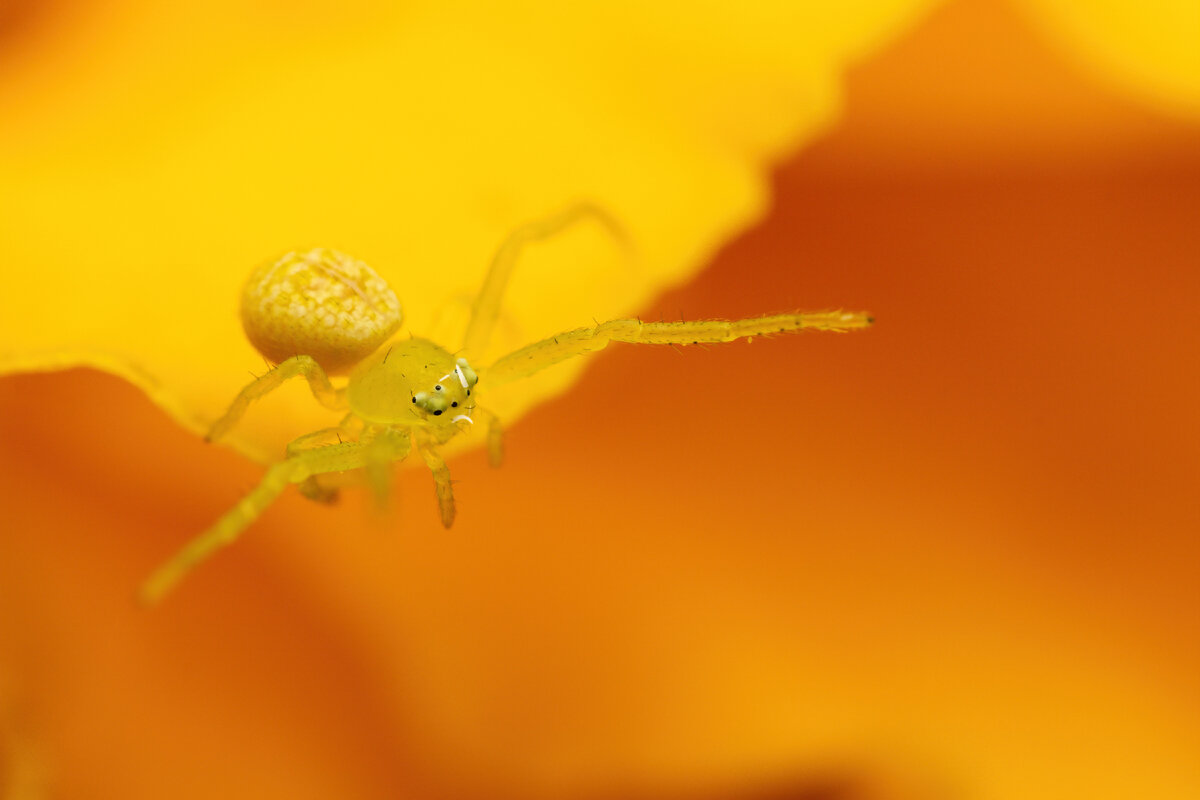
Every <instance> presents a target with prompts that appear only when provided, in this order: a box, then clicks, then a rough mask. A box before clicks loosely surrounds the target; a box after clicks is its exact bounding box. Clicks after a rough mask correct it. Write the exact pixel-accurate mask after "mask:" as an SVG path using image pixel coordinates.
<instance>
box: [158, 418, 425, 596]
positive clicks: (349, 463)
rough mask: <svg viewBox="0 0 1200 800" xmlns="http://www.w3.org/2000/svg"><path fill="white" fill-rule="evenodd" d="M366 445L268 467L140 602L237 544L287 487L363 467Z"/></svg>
mask: <svg viewBox="0 0 1200 800" xmlns="http://www.w3.org/2000/svg"><path fill="white" fill-rule="evenodd" d="M369 446H370V444H369V443H366V444H364V443H361V442H346V443H345V444H334V445H329V446H328V447H321V448H318V449H315V450H306V451H302V452H299V453H297V454H296V455H294V456H292V457H290V458H288V459H287V460H285V461H281V462H279V463H278V464H275V465H274V466H272V467H271V468H270V469H268V470H267V474H266V475H264V476H263V479H262V481H261V482H260V483H259V484H258V486H256V487H254V489H252V490H251V491H250V493H249V494H247V495H246V496H245V497H243V498H242V499H241V501H239V502H238V504H237V505H236V506H234V507H233V508H232V509H230V510H229V511H228V512H226V513H225V515H224V516H222V517H221V518H220V519H219V520H217V521H216V523H214V524H213V525H212V527H210V528H209V529H208V530H206V531H204V532H203V533H201V534H200V535H199V536H197V537H195V538H194V539H192V540H191V541H190V542H188V543H187V544H186V545H184V547H183V549H181V550H180V551H179V552H178V553H176V554H175V555H174V556H172V557H171V558H170V559H169V560H168V561H167V562H166V563H164V564H162V565H161V566H160V567H159V568H158V569H156V570H155V571H154V573H153V574H151V575H150V577H149V578H148V579H147V580H146V582H145V583H143V584H142V587H141V591H140V597H141V600H142V602H143V603H146V604H153V603H157V602H158V601H159V600H161V599H162V598H163V597H164V596H165V595H166V594H167V593H168V592H170V591H171V590H172V589H173V588H174V587H175V586H176V585H177V584H178V583H179V582H180V581H181V580H183V578H184V577H186V576H187V574H188V573H189V572H191V571H192V570H193V569H194V568H195V567H196V566H197V565H198V564H200V563H201V562H203V561H205V560H206V559H208V557H209V556H211V555H212V554H213V553H215V552H216V551H218V550H220V549H221V548H222V547H225V546H227V545H230V544H232V543H233V542H235V541H237V538H238V536H240V535H241V533H242V531H243V530H245V529H246V526H248V525H249V524H250V523H252V522H254V520H256V519H258V517H259V516H260V515H261V514H262V513H263V512H264V511H265V510H266V509H267V507H268V506H270V505H271V503H272V502H274V501H275V499H276V498H277V497H278V496H279V495H280V493H281V492H282V491H283V490H284V489H286V488H287V486H288V484H291V483H302V482H303V481H305V480H307V479H308V478H310V477H312V476H314V475H321V474H324V473H327V472H344V471H345V470H352V469H359V468H360V467H363V466H364V465H365V464H366V461H367V449H368V447H369ZM404 452H407V450H405V451H404ZM397 457H399V455H398V454H397Z"/></svg>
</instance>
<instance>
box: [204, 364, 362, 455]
mask: <svg viewBox="0 0 1200 800" xmlns="http://www.w3.org/2000/svg"><path fill="white" fill-rule="evenodd" d="M297 375H301V376H303V377H304V379H305V380H306V381H308V386H309V388H310V389H312V393H313V397H315V398H317V402H319V403H320V404H321V405H323V406H325V407H326V408H329V409H332V410H334V411H345V410H346V409H347V408H348V405H347V403H346V393H345V391H344V390H341V389H335V388H333V385H332V384H331V383H330V382H329V376H327V375H326V374H325V370H323V369H321V365H320V364H318V363H317V362H316V361H314V360H313V359H312V358H310V357H309V356H292V357H291V358H289V359H287V360H286V361H281V362H279V364H277V365H276V366H275V367H274V368H273V369H271V370H270V371H269V372H267V373H266V374H265V375H263V376H262V377H261V378H258V379H257V380H255V381H254V382H253V383H251V384H250V385H249V386H247V387H246V388H245V389H242V391H241V392H239V393H238V396H237V397H235V398H234V400H233V402H232V403H231V404H230V405H229V409H228V410H227V411H226V412H225V413H224V414H223V415H222V416H221V418H220V419H218V420H217V421H216V422H215V423H213V426H212V429H211V430H209V432H208V436H206V437H204V438H205V439H207V440H208V441H210V442H215V441H216V440H217V439H220V438H221V437H222V436H224V435H225V434H227V433H229V430H230V429H231V428H232V427H233V426H234V425H236V424H237V421H238V420H239V419H241V418H242V415H243V414H245V413H246V409H248V408H249V407H250V404H251V403H252V402H254V401H255V400H257V399H258V398H260V397H262V396H263V395H265V394H267V393H268V392H272V391H274V390H275V389H278V388H279V387H280V386H281V385H282V384H283V382H284V381H286V380H288V379H290V378H294V377H296V376H297Z"/></svg>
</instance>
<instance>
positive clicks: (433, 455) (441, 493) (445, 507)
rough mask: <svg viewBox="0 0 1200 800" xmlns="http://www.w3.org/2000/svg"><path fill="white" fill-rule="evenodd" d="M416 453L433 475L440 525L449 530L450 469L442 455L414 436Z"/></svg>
mask: <svg viewBox="0 0 1200 800" xmlns="http://www.w3.org/2000/svg"><path fill="white" fill-rule="evenodd" d="M413 438H414V442H415V444H416V446H417V452H418V453H420V454H421V458H423V459H425V464H426V465H427V466H428V467H429V470H430V472H432V473H433V485H434V490H435V491H436V492H437V500H438V511H439V512H440V513H441V515H442V525H443V526H445V527H447V528H449V527H450V526H451V525H453V524H454V513H455V512H454V487H453V486H452V485H451V482H450V468H449V467H447V466H446V461H445V459H443V458H442V454H441V453H439V452H438V451H437V449H436V448H435V447H434V445H433V443H432V442H430V441H428V440H427V439H425V438H424V437H421V436H415V437H413Z"/></svg>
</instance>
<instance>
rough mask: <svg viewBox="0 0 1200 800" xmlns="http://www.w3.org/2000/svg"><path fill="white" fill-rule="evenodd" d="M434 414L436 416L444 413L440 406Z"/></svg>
mask: <svg viewBox="0 0 1200 800" xmlns="http://www.w3.org/2000/svg"><path fill="white" fill-rule="evenodd" d="M433 415H434V416H435V417H440V416H441V415H442V410H441V409H440V408H439V409H438V410H437V411H435V412H433Z"/></svg>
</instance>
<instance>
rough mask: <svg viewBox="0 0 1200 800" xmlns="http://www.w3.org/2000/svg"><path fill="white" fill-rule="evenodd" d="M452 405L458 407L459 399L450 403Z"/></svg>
mask: <svg viewBox="0 0 1200 800" xmlns="http://www.w3.org/2000/svg"><path fill="white" fill-rule="evenodd" d="M450 407H451V408H458V401H457V400H455V401H454V402H453V403H451V404H450Z"/></svg>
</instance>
